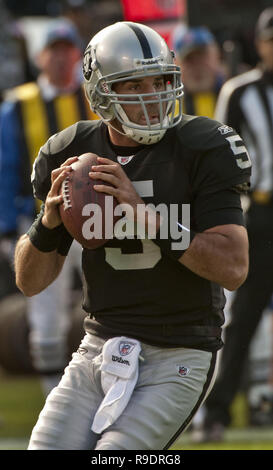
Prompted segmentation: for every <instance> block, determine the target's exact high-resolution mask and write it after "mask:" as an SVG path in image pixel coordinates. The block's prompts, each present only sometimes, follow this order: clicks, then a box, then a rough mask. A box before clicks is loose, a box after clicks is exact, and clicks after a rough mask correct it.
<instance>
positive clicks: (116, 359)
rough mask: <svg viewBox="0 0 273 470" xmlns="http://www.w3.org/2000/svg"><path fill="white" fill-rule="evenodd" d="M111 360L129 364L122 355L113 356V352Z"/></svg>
mask: <svg viewBox="0 0 273 470" xmlns="http://www.w3.org/2000/svg"><path fill="white" fill-rule="evenodd" d="M112 361H113V362H120V363H121V364H125V365H126V366H129V365H130V362H129V361H127V360H126V359H122V357H119V356H114V354H112Z"/></svg>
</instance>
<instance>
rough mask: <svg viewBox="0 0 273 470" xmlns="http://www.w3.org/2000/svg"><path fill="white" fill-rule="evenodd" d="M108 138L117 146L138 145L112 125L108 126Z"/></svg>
mask: <svg viewBox="0 0 273 470" xmlns="http://www.w3.org/2000/svg"><path fill="white" fill-rule="evenodd" d="M108 132H109V138H110V141H111V143H112V144H113V145H117V146H119V147H138V146H139V143H138V142H135V141H134V140H133V139H130V137H128V136H127V135H123V134H121V133H120V132H118V130H116V129H115V128H114V127H113V126H108Z"/></svg>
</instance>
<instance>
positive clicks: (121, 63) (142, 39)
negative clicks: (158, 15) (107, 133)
mask: <svg viewBox="0 0 273 470" xmlns="http://www.w3.org/2000/svg"><path fill="white" fill-rule="evenodd" d="M83 74H84V80H85V92H86V96H87V99H88V101H89V103H90V106H91V109H92V110H93V112H94V113H96V114H97V115H98V116H99V117H100V118H101V119H102V120H103V121H104V122H106V123H110V121H112V120H113V119H115V118H116V119H118V121H119V122H120V123H121V126H122V129H123V131H124V134H125V135H127V136H128V137H130V138H131V139H133V140H135V141H136V142H138V143H141V144H153V143H155V142H158V141H159V140H160V139H162V137H163V136H164V134H165V132H166V130H167V129H169V128H171V127H174V126H176V125H177V124H178V123H179V122H180V121H181V119H182V96H183V85H182V83H181V71H180V68H179V67H178V66H176V65H175V64H174V53H173V52H172V51H170V49H169V48H168V46H167V44H166V42H165V41H164V39H163V38H162V37H161V36H160V35H159V34H158V33H157V32H156V31H154V30H153V29H151V28H149V27H148V26H145V25H143V24H138V23H132V22H127V21H124V22H118V23H115V24H113V25H111V26H108V27H106V28H104V29H103V30H101V31H100V32H99V33H97V34H96V35H95V36H94V37H93V38H92V39H91V41H90V42H89V44H88V46H87V48H86V51H85V54H84V60H83ZM150 76H162V77H163V78H164V82H165V90H163V91H159V92H158V91H156V92H154V93H138V94H133V95H132V94H117V93H115V91H114V88H115V84H116V83H118V82H125V81H128V80H129V79H130V80H134V79H136V78H139V79H142V78H145V77H150ZM150 103H152V104H155V103H156V104H157V106H158V114H159V122H158V123H156V124H152V123H151V122H150V119H149V114H148V111H147V105H148V104H150ZM124 104H126V105H128V104H134V105H135V104H140V105H141V106H142V109H143V115H144V116H145V118H146V123H145V125H139V124H136V123H134V122H132V121H130V120H129V118H128V116H127V114H126V113H125V111H124V109H123V107H122V105H124ZM110 125H111V124H110Z"/></svg>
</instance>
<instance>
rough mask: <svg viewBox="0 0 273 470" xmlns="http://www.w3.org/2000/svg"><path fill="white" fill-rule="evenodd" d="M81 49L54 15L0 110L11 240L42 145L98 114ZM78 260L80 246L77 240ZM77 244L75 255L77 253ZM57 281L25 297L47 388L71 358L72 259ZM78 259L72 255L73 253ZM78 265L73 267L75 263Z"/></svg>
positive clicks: (3, 208)
mask: <svg viewBox="0 0 273 470" xmlns="http://www.w3.org/2000/svg"><path fill="white" fill-rule="evenodd" d="M80 58H81V50H80V48H79V43H78V35H77V33H76V30H75V28H74V27H73V26H72V25H70V24H68V23H67V22H60V21H54V22H53V24H52V25H51V26H50V27H49V29H48V31H47V33H46V36H45V38H44V42H43V47H42V49H41V51H40V52H39V54H38V57H37V64H38V67H39V69H40V74H39V76H38V80H37V83H36V82H31V83H26V84H24V85H21V86H19V87H16V88H14V89H13V90H11V91H10V92H9V94H8V98H7V99H6V100H5V101H4V102H3V104H2V106H1V111H0V238H1V239H2V244H3V243H5V246H7V245H8V243H10V245H12V244H13V243H14V241H15V239H16V237H17V236H18V235H20V233H21V232H24V231H25V229H26V227H29V226H30V225H31V223H32V221H33V217H34V216H35V206H34V198H33V196H32V187H31V181H30V174H31V167H32V164H33V161H34V159H35V157H36V155H37V153H38V151H39V148H40V147H41V146H42V145H43V144H44V143H45V142H46V141H47V139H48V138H49V136H50V135H52V134H54V133H56V132H58V131H60V130H62V129H63V128H65V127H67V126H69V125H71V124H73V123H75V122H76V121H79V120H82V119H94V118H96V116H95V115H94V114H93V113H92V112H91V110H90V108H89V105H88V103H87V101H86V98H85V94H84V90H83V87H82V82H81V78H80V75H79V73H78V63H79V60H80ZM73 246H74V251H76V253H77V254H76V262H77V263H80V257H81V255H80V252H79V247H78V245H77V244H76V242H74V244H73ZM73 255H74V253H73V250H72V252H71V258H70V260H72V258H73ZM67 261H68V263H66V269H65V271H64V273H63V275H62V276H61V278H58V279H57V280H56V282H55V283H54V284H52V285H51V286H50V287H49V288H48V289H46V290H45V291H44V292H42V293H41V294H39V295H36V296H34V297H31V298H28V299H27V302H28V303H27V305H28V308H27V310H28V311H27V314H28V319H29V325H30V337H29V339H30V352H31V355H32V359H33V365H34V367H35V368H36V370H37V371H38V372H39V373H40V374H43V375H42V384H43V386H44V391H45V393H46V394H47V393H48V391H49V390H50V389H51V388H52V387H53V386H55V385H56V384H57V383H58V381H59V377H60V374H61V373H62V372H63V368H64V366H65V365H66V364H67V360H68V358H67V355H66V354H67V344H66V342H67V341H66V340H67V338H66V335H67V331H68V328H69V325H70V320H71V319H70V315H69V288H70V282H71V276H70V274H71V270H72V268H73V266H71V263H72V261H71V263H69V258H68V260H67ZM73 263H74V258H73ZM73 271H74V269H73Z"/></svg>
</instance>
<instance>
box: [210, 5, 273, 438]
mask: <svg viewBox="0 0 273 470" xmlns="http://www.w3.org/2000/svg"><path fill="white" fill-rule="evenodd" d="M255 43H256V48H257V52H258V54H259V57H260V63H259V64H258V65H257V66H256V67H255V68H254V69H253V70H250V71H248V72H246V73H244V74H241V75H239V76H236V77H234V78H232V79H230V80H228V81H227V82H226V83H225V84H224V86H223V88H222V90H221V92H220V94H219V98H218V101H217V105H216V111H215V115H216V119H217V120H220V121H221V122H224V123H225V124H227V125H228V126H231V127H233V128H234V129H235V130H236V131H237V132H238V133H240V135H241V136H242V137H243V138H244V141H245V143H246V146H247V148H248V150H249V154H250V157H251V160H252V168H253V172H252V180H251V187H252V192H251V193H250V201H249V202H250V205H249V209H248V211H247V228H248V235H249V243H250V250H249V254H250V267H249V274H248V277H247V279H246V281H245V283H244V285H243V286H241V287H240V288H239V289H238V290H237V292H236V293H235V295H234V299H233V302H232V305H231V312H230V317H231V319H230V322H229V324H228V325H227V327H226V332H225V346H224V348H223V353H222V359H221V362H220V369H219V372H220V373H219V377H218V379H217V381H216V384H215V386H214V389H213V391H212V393H211V395H210V396H209V397H208V400H207V402H206V418H205V428H204V435H203V439H204V440H220V439H222V438H223V436H224V430H225V429H226V427H227V426H228V425H229V424H230V419H231V416H230V407H231V404H232V402H233V399H234V398H235V395H236V393H237V392H238V390H239V387H240V385H241V377H242V375H243V369H244V366H245V363H246V361H247V358H248V351H249V346H250V344H251V341H252V338H253V337H254V333H255V332H256V330H257V327H258V325H259V324H260V321H261V319H262V318H263V313H264V311H265V309H266V308H267V307H268V306H269V305H270V303H271V302H272V300H271V299H272V293H273V269H272V266H273V236H272V234H273V7H270V8H267V9H265V10H264V11H263V12H262V13H261V14H260V16H259V18H258V21H257V25H256V30H255ZM271 309H272V307H271ZM265 380H267V379H266V378H265ZM269 382H270V378H269V377H268V382H267V383H265V384H263V394H264V396H263V397H262V396H260V402H259V399H258V400H257V403H253V402H252V401H251V396H250V397H249V405H250V411H252V416H253V418H254V414H253V412H255V416H256V419H257V416H258V415H257V410H258V407H259V403H262V400H264V403H267V408H268V415H267V418H266V416H263V419H267V420H268V419H270V421H271V422H272V416H273V385H272V384H271V385H270V383H269ZM258 398H259V397H258ZM250 416H251V413H250ZM260 416H261V415H260Z"/></svg>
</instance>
